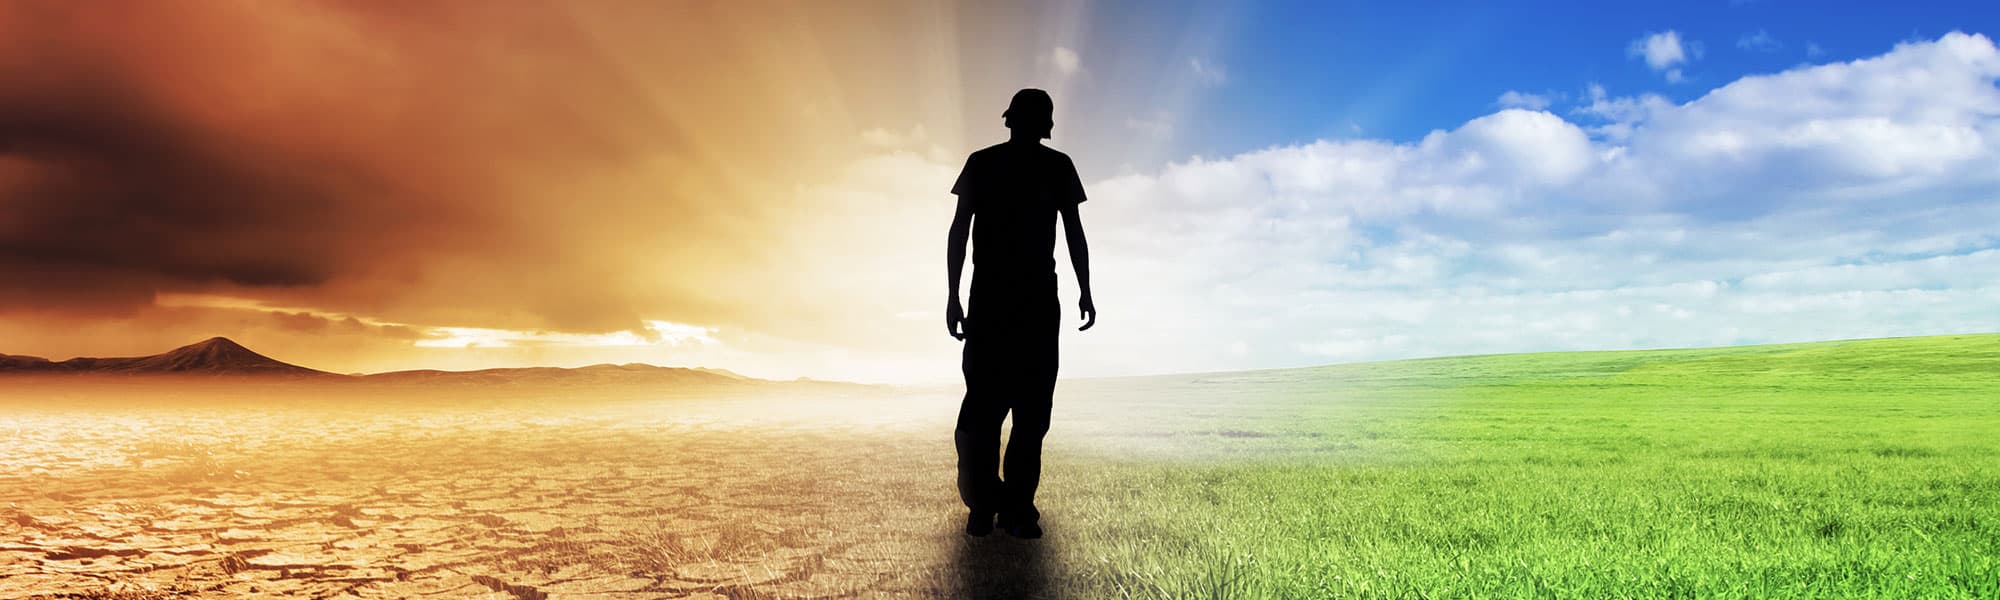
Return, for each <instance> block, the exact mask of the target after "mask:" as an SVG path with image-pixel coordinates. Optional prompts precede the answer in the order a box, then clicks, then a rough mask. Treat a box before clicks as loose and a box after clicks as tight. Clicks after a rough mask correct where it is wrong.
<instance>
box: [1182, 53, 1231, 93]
mask: <svg viewBox="0 0 2000 600" xmlns="http://www.w3.org/2000/svg"><path fill="white" fill-rule="evenodd" d="M1188 70H1189V71H1190V72H1192V73H1193V75H1194V81H1195V83H1198V84H1201V85H1204V86H1208V87H1214V86H1218V85H1222V84H1224V83H1228V82H1229V70H1228V69H1227V68H1225V67H1223V66H1222V64H1221V63H1217V62H1213V61H1205V60H1202V59H1200V58H1190V59H1188Z"/></svg>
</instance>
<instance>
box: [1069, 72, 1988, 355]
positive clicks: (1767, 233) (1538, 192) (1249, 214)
mask: <svg viewBox="0 0 2000 600" xmlns="http://www.w3.org/2000/svg"><path fill="white" fill-rule="evenodd" d="M1996 81H2000V52H1996V50H1995V48H1994V45H1993V43H1992V41H1991V40H1989V39H1987V38H1985V37H1981V36H1969V35H1962V34H1954V35H1950V36H1946V37H1944V38H1942V39H1939V40H1936V41H1933V42H1926V43H1916V44H1906V45H1902V46H1898V47H1897V48H1896V49H1895V50H1893V51H1891V52H1889V53H1887V54H1884V55H1882V56H1878V57H1875V58H1871V59H1866V60H1862V61H1856V62H1851V63H1837V64H1829V65H1818V66H1808V67H1801V68H1798V69H1794V70H1791V71H1787V72H1783V73H1778V74H1774V75H1765V76H1756V77H1746V78H1744V79H1741V80H1738V81H1735V82H1731V83H1729V84H1728V85H1724V86H1722V87H1720V88H1717V89H1715V90H1712V91H1710V92H1708V93H1707V94H1706V95H1704V96H1702V97H1700V98H1699V99H1697V100H1694V101H1692V102H1688V103H1685V104H1676V103H1673V102H1671V101H1668V100H1666V99H1664V98H1661V97H1658V96H1639V97H1614V96H1612V95H1611V94H1609V93H1608V92H1607V91H1605V90H1604V89H1603V88H1602V87H1598V86H1593V87H1592V88H1591V89H1590V90H1588V94H1587V96H1588V99H1589V104H1588V105H1585V106H1582V107H1579V108H1578V109H1577V110H1576V111H1575V112H1574V113H1572V116H1574V117H1575V118H1577V119H1579V121H1578V122H1572V121H1570V120H1567V119H1564V118H1562V117H1559V116H1557V115H1554V114H1551V113H1548V112H1542V111H1537V110H1525V109H1522V108H1513V107H1510V108H1507V109H1503V110H1500V111H1498V112H1495V113H1493V114H1490V115H1486V116H1483V117H1480V118H1477V119H1473V120H1471V121H1468V122H1467V123H1465V124H1463V125H1461V126H1459V127H1457V128H1454V129H1450V130H1440V131H1437V132H1433V133H1432V134H1430V135H1429V136H1426V137H1424V138H1423V139H1421V140H1419V141H1415V142H1408V143H1392V142H1387V141H1377V140H1345V141H1319V142H1314V143H1311V144H1304V145H1297V146H1283V147H1274V148H1268V149H1264V150H1259V151H1255V152H1250V153H1246V154H1241V155H1237V156H1232V157H1228V158H1223V159H1200V158H1197V159H1191V160H1188V161H1184V162H1180V163H1176V164H1173V165H1170V166H1168V167H1166V168H1165V169H1163V170H1162V171H1160V172H1158V173H1153V174H1140V175H1126V176H1121V177H1117V178H1113V179H1110V180H1106V181H1101V182H1095V183H1093V184H1092V185H1091V188H1090V189H1091V192H1092V194H1093V197H1094V198H1096V199H1095V200H1093V204H1091V205H1089V208H1088V209H1087V210H1086V213H1087V215H1088V217H1087V218H1088V219H1089V220H1090V222H1091V223H1092V235H1093V238H1092V242H1093V246H1092V248H1093V251H1094V258H1095V261H1096V263H1097V266H1096V268H1095V269H1094V272H1095V273H1096V274H1097V277H1098V279H1099V283H1098V290H1097V294H1098V304H1099V308H1101V309H1103V310H1104V311H1105V313H1106V315H1108V316H1110V317H1111V318H1107V319H1105V320H1104V321H1101V322H1100V323H1099V325H1098V328H1097V329H1093V331H1092V333H1090V334H1084V335H1076V336H1066V337H1065V344H1068V345H1070V346H1071V347H1072V348H1073V350H1065V357H1066V358H1065V360H1066V363H1065V372H1069V373H1077V374H1083V373H1093V372H1094V373H1105V372H1161V371H1188V370H1207V369H1220V368H1237V367H1259V366H1278V365H1302V364H1316V363H1323V362H1327V361H1332V360H1365V359H1382V358H1394V357H1402V356H1421V355H1448V354H1465V353H1478V352H1509V351H1529V350H1558V349H1587V348H1632V347H1667V346H1689V345H1718V344H1740V343H1760V342H1778V341H1793V340H1807V339H1832V338H1849V337H1871V336H1884V335H1914V334H1926V333H1949V332H1964V331H1990V330H2000V309H1996V308H1992V307H1996V306H2000V250H1995V249H1993V248H1994V247H1995V246H2000V234H1995V233H1993V232H1991V231H1989V230H1990V226H1989V225H1988V224H1989V223H1992V222H2000V191H1996V190H2000V89H1996V88H1995V83H1996Z"/></svg>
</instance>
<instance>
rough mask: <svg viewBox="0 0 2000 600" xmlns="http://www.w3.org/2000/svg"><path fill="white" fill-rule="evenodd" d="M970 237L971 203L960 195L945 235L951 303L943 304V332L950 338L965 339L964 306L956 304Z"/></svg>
mask: <svg viewBox="0 0 2000 600" xmlns="http://www.w3.org/2000/svg"><path fill="white" fill-rule="evenodd" d="M969 237H972V201H971V200H970V199H967V198H966V197H965V196H963V195H961V196H959V197H958V210H957V211H956V212H954V213H953V214H952V216H951V231H950V232H948V233H946V236H945V242H944V260H945V273H946V277H947V278H949V280H950V284H951V285H950V287H951V301H950V302H948V303H946V304H945V309H944V330H945V332H946V333H950V334H951V337H954V338H958V339H960V340H963V339H965V332H964V331H962V330H961V328H960V325H961V323H962V322H963V321H965V306H964V305H962V304H959V302H958V280H959V276H960V275H963V274H964V273H965V240H966V238H969Z"/></svg>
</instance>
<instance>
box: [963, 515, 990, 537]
mask: <svg viewBox="0 0 2000 600" xmlns="http://www.w3.org/2000/svg"><path fill="white" fill-rule="evenodd" d="M989 533H993V513H987V512H979V511H976V510H975V511H972V514H969V515H966V516H965V535H969V536H972V537H986V534H989Z"/></svg>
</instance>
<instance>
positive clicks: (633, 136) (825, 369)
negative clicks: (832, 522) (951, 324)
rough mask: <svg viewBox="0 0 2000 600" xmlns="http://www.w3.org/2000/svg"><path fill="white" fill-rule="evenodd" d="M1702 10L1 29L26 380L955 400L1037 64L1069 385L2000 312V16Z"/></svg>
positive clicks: (262, 9) (1971, 317)
mask: <svg viewBox="0 0 2000 600" xmlns="http://www.w3.org/2000/svg"><path fill="white" fill-rule="evenodd" d="M1724 4H1725V3H1716V6H1713V7H1678V6H1679V5H1674V6H1676V7H1678V8H1675V9H1674V10H1673V11H1666V10H1662V9H1660V7H1630V6H1628V7H1625V8H1626V9H1625V10H1620V9H1618V7H1583V8H1579V7H1573V6H1569V7H1560V8H1558V7H1555V6H1527V5H1523V6H1517V7H1515V9H1517V10H1510V11H1507V12H1505V13H1504V14H1501V13H1495V12H1493V11H1494V10H1495V9H1493V8H1490V7H1486V8H1482V7H1479V6H1467V7H1462V8H1464V10H1436V9H1424V10H1417V9H1411V8H1407V7H1394V6H1387V5H1382V6H1375V7H1372V8H1367V9H1360V8H1330V7H1325V6H1315V5H1312V4H1310V3H1303V4H1292V3H1275V2H1274V3H1253V4H1243V5H1233V6H1227V7H1225V6H1221V5H1215V4H1207V3H1187V4H1182V3H1166V4H1159V3H1125V2H1104V3H1074V2H1049V3H1025V4H1015V3H1009V4H1008V5H1007V6H1004V7H998V6H988V5H982V4H976V3H929V2H906V3H905V2H868V3H842V4H839V5H833V4H811V3H807V4H790V3H788V4H777V3H772V4H765V3H758V2H730V3H719V2H718V3H703V2H690V3H661V4H638V3H633V4H591V5H574V4H571V5H548V4H540V3H528V2H499V3H481V4H448V5H421V6H400V5H398V6H391V5H355V4H347V3H336V2H287V3H251V2H243V3H202V4H197V5H188V4H181V3H169V2H132V3H125V4H120V5H119V6H118V9H119V10H117V11H109V10H102V9H101V7H98V6H94V5H85V4H77V3H65V2H42V1H26V2H10V3H6V4H4V5H0V281H4V282H6V284H5V285H0V353H8V354H32V355H39V356H46V357H49V358H54V359H58V360H60V359H63V358H68V357H72V356H136V355H144V354H151V353H155V352H159V351H162V350H165V349H169V348H173V347H176V346H179V345H182V344H186V343H188V342H190V341H193V340H200V339H205V338H208V337H211V336H227V337H230V338H232V339H235V340H237V341H239V342H242V343H243V344H244V345H246V346H248V347H250V348H254V349H257V350H258V351H260V352H266V353H269V354H270V355H272V356H277V357H284V359H285V360H287V361H290V362H295V363H299V364H304V365H309V366H312V367H314V368H319V369H324V370H329V371H334V372H357V371H360V372H376V371H391V370H401V369H415V368H437V369H476V368H485V367H504V366H530V365H547V366H582V365H588V364H595V363H607V362H609V363H627V362H645V363H652V364H659V365H669V366H707V367H717V368H726V369H731V370H734V371H738V372H742V373H745V374H747V375H751V376H755V377H762V378H770V379H789V378H792V377H798V376H808V377H813V378H818V379H832V380H847V381H863V382H930V381H953V380H956V378H957V370H956V365H957V361H958V355H957V353H956V348H957V346H956V342H954V341H952V340H951V339H950V338H948V337H946V336H944V335H943V334H942V332H941V331H939V322H940V320H941V319H939V318H938V317H940V316H941V312H942V308H943V300H944V298H943V289H944V286H943V285H942V280H943V269H942V268H941V266H940V264H939V263H941V262H943V261H942V260H941V257H942V253H943V237H944V227H945V224H946V223H947V222H948V220H949V217H950V213H951V207H952V200H951V197H950V195H949V194H948V193H946V190H947V189H948V188H949V187H950V182H951V178H952V177H953V175H955V174H956V172H957V169H958V167H959V165H960V164H961V161H962V160H963V159H964V156H965V154H966V153H967V152H969V151H971V150H974V149H977V148H979V147H982V146H984V145H986V144H990V143H993V142H997V141H1000V140H1001V139H1003V138H1004V136H1005V131H1004V130H1003V129H1001V126H1000V118H999V113H1000V111H1001V109H1002V108H1003V107H1004V106H1005V103H1006V100H1007V98H1008V95H1009V94H1010V93H1011V92H1012V91H1013V90H1014V89H1016V88H1019V87H1026V86H1036V87H1042V88H1045V89H1048V90H1049V91H1050V92H1051V93H1052V94H1053V95H1054V97H1055V98H1056V101H1057V111H1056V120H1057V126H1056V129H1055V137H1054V139H1052V140H1050V143H1051V145H1054V146H1056V147H1058V148H1061V149H1063V150H1065V151H1066V152H1068V153H1070V154H1071V155H1072V156H1074V157H1075V158H1076V160H1077V164H1078V166H1079V168H1080V169H1081V170H1082V172H1083V175H1084V179H1085V183H1086V187H1087V189H1088V191H1089V193H1090V195H1091V201H1090V202H1089V203H1087V204H1086V205H1085V206H1084V211H1085V212H1086V213H1089V214H1088V218H1089V220H1090V222H1091V223H1092V230H1091V231H1092V238H1093V240H1092V241H1093V244H1092V246H1093V248H1092V250H1093V256H1094V257H1096V260H1095V261H1094V262H1096V263H1097V264H1096V265H1095V269H1094V278H1095V280H1096V281H1097V283H1096V287H1097V290H1096V296H1097V300H1098V304H1099V307H1100V308H1101V309H1102V310H1103V311H1104V312H1103V315H1102V318H1101V320H1100V322H1099V323H1098V325H1097V326H1096V327H1095V328H1093V330H1092V331H1091V332H1090V333H1089V334H1086V335H1066V336H1065V338H1064V344H1065V345H1064V349H1063V355H1064V374H1065V375H1066V376H1092V375H1120V374H1142V373H1163V372H1189V371H1218V370H1232V369H1248V368H1264V367H1285V366H1299V365H1308V364H1323V363H1330V362H1344V361H1355V360H1373V359H1388V358H1401V357H1412V356H1436V355H1452V354H1474V353H1490V352H1513V351H1537V350H1571V349H1619V348H1639V347H1672V346H1707V345H1727V344H1748V343H1765V342H1787V341H1804V340H1815V339H1836V338H1857V337H1878V336H1894V335H1923V334H1943V333H1960V332H1979V331H2000V308H1996V307H2000V284H1996V283H1995V282H1996V281H2000V249H1996V248H2000V234H1996V233H1995V232H1993V231H1992V229H1991V225H1990V224H1991V223H1995V222H2000V88H1996V85H1995V84H1996V83H1997V82H2000V50H1996V47H1995V43H1994V41H1993V39H1992V36H1993V35H1995V34H1996V33H2000V32H1994V31H1983V30H1979V29H1978V28H1979V27H1981V26H1985V25H1986V24H1989V23H1992V22H1996V21H1995V20H1994V18H1993V17H1994V16H1996V14H1995V13H1996V9H1995V8H1993V7H1991V6H1987V5H1983V4H1974V3H1966V4H1963V5H1958V6H1948V5H1929V6H1923V7H1860V8H1856V9H1854V10H1850V11H1831V12H1838V13H1840V14H1841V15H1842V16H1839V17H1828V16H1824V15H1817V14H1813V15H1808V14H1803V13H1802V11H1804V9H1802V8H1800V7H1790V6H1784V5H1781V4H1780V3H1726V4H1727V6H1724ZM1662 6H1665V5H1662ZM93 8H99V9H98V10H92V9H93ZM1556 13H1562V14H1561V16H1562V17H1563V18H1552V17H1551V15H1554V14H1556ZM1447 15H1449V16H1447ZM1570 23H1581V24H1584V26H1580V27H1579V26H1572V25H1569V24H1570ZM1057 254H1058V256H1062V255H1063V254H1062V253H1061V252H1058V253H1057ZM1060 268H1061V269H1063V270H1064V271H1065V273H1066V272H1067V269H1068V266H1067V265H1063V266H1062V267H1060ZM1070 285H1071V284H1070V283H1068V282H1065V283H1064V288H1063V294H1064V298H1065V303H1064V305H1065V306H1070V305H1072V304H1073V300H1074V293H1075V292H1074V289H1073V288H1071V287H1069V286H1070ZM1067 318H1068V319H1071V320H1074V318H1075V315H1073V314H1071V315H1069V316H1068V317H1067Z"/></svg>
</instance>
